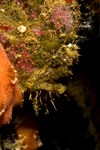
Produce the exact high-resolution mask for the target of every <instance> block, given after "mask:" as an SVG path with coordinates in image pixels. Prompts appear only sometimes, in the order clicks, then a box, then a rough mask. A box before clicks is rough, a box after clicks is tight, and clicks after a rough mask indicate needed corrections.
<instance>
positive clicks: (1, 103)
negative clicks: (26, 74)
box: [0, 44, 22, 127]
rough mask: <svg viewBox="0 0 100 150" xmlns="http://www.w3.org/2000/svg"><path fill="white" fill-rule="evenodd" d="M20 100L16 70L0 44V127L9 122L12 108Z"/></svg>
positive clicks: (17, 104)
mask: <svg viewBox="0 0 100 150" xmlns="http://www.w3.org/2000/svg"><path fill="white" fill-rule="evenodd" d="M21 101H22V95H21V93H20V91H19V88H18V85H17V71H16V70H15V68H14V67H13V66H12V64H11V62H10V61H9V59H8V57H7V55H6V53H5V51H4V49H3V47H2V44H0V127H2V126H4V125H6V124H8V123H10V121H11V118H12V111H13V108H15V107H17V106H19V105H20V104H21Z"/></svg>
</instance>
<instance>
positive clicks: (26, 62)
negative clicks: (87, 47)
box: [0, 0, 80, 94]
mask: <svg viewBox="0 0 100 150" xmlns="http://www.w3.org/2000/svg"><path fill="white" fill-rule="evenodd" d="M67 2H68V3H67ZM67 2H66V1H65V0H55V1H54V0H39V1H33V0H26V1H23V0H22V1H20V0H10V1H9V0H6V1H2V4H1V5H0V12H1V14H0V22H1V25H0V35H1V38H0V41H1V42H2V44H3V45H4V47H5V51H6V53H7V55H8V57H9V59H10V61H11V62H12V64H13V65H14V66H15V68H16V69H17V71H18V79H19V80H18V84H19V88H20V91H21V92H22V93H23V94H24V93H25V92H26V91H29V93H31V92H39V91H41V90H46V91H48V92H55V93H57V94H63V93H64V91H65V90H66V87H65V86H64V85H63V84H61V83H57V82H56V80H58V79H59V78H62V77H68V76H69V75H72V71H71V66H72V65H73V64H74V62H76V63H77V62H78V56H79V54H78V49H79V47H78V46H77V44H76V41H77V38H78V35H77V30H78V28H79V26H78V25H79V20H80V10H79V5H78V3H77V0H72V1H67ZM66 41H67V44H66ZM51 81H52V82H51Z"/></svg>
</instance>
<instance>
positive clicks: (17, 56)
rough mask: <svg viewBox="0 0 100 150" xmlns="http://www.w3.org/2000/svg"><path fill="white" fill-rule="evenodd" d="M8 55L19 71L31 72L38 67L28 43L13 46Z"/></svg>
mask: <svg viewBox="0 0 100 150" xmlns="http://www.w3.org/2000/svg"><path fill="white" fill-rule="evenodd" d="M8 57H9V59H10V60H11V61H13V62H14V66H15V68H16V70H18V71H20V70H23V71H27V73H28V74H29V73H30V72H32V71H33V70H35V69H36V67H35V66H36V64H35V62H34V60H32V59H31V56H30V54H29V52H28V50H27V46H26V43H24V42H23V43H20V44H18V45H16V46H12V47H11V49H10V52H9V53H8Z"/></svg>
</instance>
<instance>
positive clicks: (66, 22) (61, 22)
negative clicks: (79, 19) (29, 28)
mask: <svg viewBox="0 0 100 150" xmlns="http://www.w3.org/2000/svg"><path fill="white" fill-rule="evenodd" d="M50 20H51V22H52V23H54V25H55V27H56V28H57V29H60V28H62V27H65V28H66V32H69V31H70V29H71V26H72V24H73V21H74V19H73V12H72V11H71V10H70V8H69V6H68V5H66V6H61V5H58V6H56V7H55V8H54V11H53V12H52V15H51V19H50Z"/></svg>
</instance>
